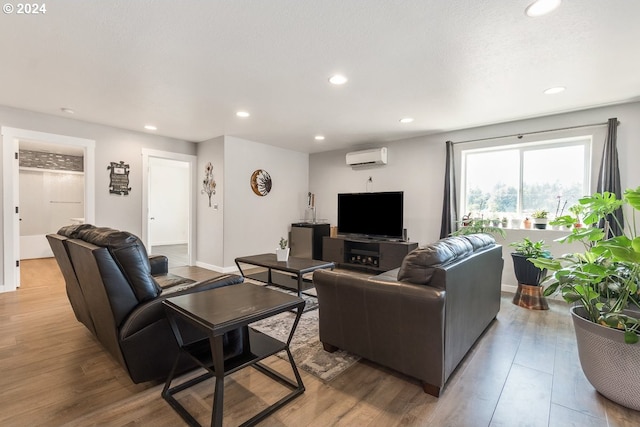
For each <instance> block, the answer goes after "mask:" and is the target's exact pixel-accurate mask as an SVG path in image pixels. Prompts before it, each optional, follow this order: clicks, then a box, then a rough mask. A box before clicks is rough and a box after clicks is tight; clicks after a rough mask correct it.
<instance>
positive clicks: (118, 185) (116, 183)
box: [107, 161, 131, 196]
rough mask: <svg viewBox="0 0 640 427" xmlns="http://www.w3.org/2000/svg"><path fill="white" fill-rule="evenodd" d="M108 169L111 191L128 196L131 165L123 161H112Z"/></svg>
mask: <svg viewBox="0 0 640 427" xmlns="http://www.w3.org/2000/svg"><path fill="white" fill-rule="evenodd" d="M107 169H108V170H110V171H111V172H110V173H109V178H110V180H111V181H110V182H109V193H111V194H120V195H121V196H127V195H128V194H129V191H131V187H129V165H128V164H125V163H124V162H123V161H121V162H119V163H116V162H111V164H110V165H109V166H107Z"/></svg>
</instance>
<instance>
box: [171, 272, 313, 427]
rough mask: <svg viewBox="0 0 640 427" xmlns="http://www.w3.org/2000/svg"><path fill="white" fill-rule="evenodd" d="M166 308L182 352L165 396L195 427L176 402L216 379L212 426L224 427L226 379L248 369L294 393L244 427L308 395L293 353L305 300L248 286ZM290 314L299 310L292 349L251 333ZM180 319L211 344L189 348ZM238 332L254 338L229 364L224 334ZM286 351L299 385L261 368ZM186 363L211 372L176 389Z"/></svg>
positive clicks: (181, 299) (211, 292)
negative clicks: (182, 360) (258, 324)
mask: <svg viewBox="0 0 640 427" xmlns="http://www.w3.org/2000/svg"><path fill="white" fill-rule="evenodd" d="M163 304H164V305H165V308H166V310H167V317H168V319H169V322H170V324H171V327H172V329H173V332H174V334H175V337H176V340H177V342H178V345H179V346H180V352H179V353H178V356H177V357H176V361H175V363H174V366H173V369H172V370H171V372H170V373H169V376H168V378H167V381H166V383H165V386H164V388H163V390H162V397H163V398H164V399H165V400H166V401H167V402H168V403H169V404H170V405H171V407H172V408H173V409H174V410H175V411H176V412H177V413H178V414H179V415H180V416H181V417H182V418H183V419H184V420H185V421H186V422H187V423H188V424H189V425H191V426H200V424H199V423H198V421H197V420H196V419H195V418H194V417H193V416H192V415H191V414H189V412H188V411H187V410H186V409H185V408H184V406H182V404H180V402H178V401H177V400H176V399H175V398H174V394H176V393H178V392H180V391H182V390H185V389H187V388H189V387H191V386H193V385H195V384H198V383H200V382H202V381H204V380H207V379H209V378H212V377H215V388H214V394H213V409H212V414H211V425H212V426H222V419H223V414H222V408H223V400H224V377H225V376H226V375H229V374H231V373H233V372H235V371H238V370H240V369H242V368H245V367H248V366H252V367H254V368H256V369H257V370H258V371H260V372H262V373H264V374H265V375H267V376H269V377H270V378H272V379H273V380H275V381H278V382H279V383H281V384H283V385H285V386H287V387H288V388H289V389H291V392H290V393H289V394H288V395H286V396H285V397H283V398H282V399H280V400H279V401H277V402H276V403H274V404H273V405H271V406H269V407H268V408H265V409H264V410H263V411H261V412H259V413H258V414H256V415H255V416H253V417H252V418H251V419H249V420H247V421H246V422H245V423H243V424H242V425H243V426H250V425H254V424H256V423H258V422H260V421H262V420H263V419H264V418H266V417H267V416H269V415H270V414H271V413H273V412H274V411H276V410H278V409H280V408H281V407H282V406H284V405H285V404H286V403H288V402H289V401H291V400H292V399H294V398H296V397H297V396H299V395H300V394H302V393H303V392H304V390H305V388H304V384H303V383H302V378H301V377H300V373H299V372H298V368H297V367H296V364H295V361H294V360H293V356H292V355H291V351H290V350H289V345H290V344H291V339H292V338H293V334H294V332H295V330H296V327H297V326H298V322H299V320H300V316H301V315H302V312H303V309H304V305H305V302H304V300H303V299H302V298H299V297H296V296H293V295H288V294H285V293H283V292H278V291H275V290H272V289H267V288H264V287H262V286H257V285H253V284H249V283H243V284H237V285H231V286H226V287H223V288H216V289H211V290H207V291H203V292H198V293H194V294H189V295H182V296H179V297H174V298H168V299H167V300H166V301H164V302H163ZM290 310H296V318H295V321H294V322H293V326H292V327H291V332H290V333H289V337H288V339H287V342H286V343H283V342H281V341H278V340H276V339H274V338H272V337H270V336H268V335H265V334H263V333H261V332H258V331H255V330H253V329H251V328H248V327H247V325H249V324H250V323H253V322H256V321H258V320H261V319H265V318H267V317H271V316H273V315H276V314H278V313H282V312H284V311H290ZM178 317H180V318H181V319H183V320H186V321H187V322H189V323H191V324H193V325H195V326H196V327H199V328H201V329H203V330H204V331H205V332H206V333H207V335H208V339H205V340H201V341H198V342H195V343H190V344H185V343H184V341H183V339H182V335H181V334H180V330H179V328H178V325H177V322H176V318H178ZM238 328H245V329H246V330H245V331H244V332H245V333H246V334H248V337H246V338H245V347H244V349H243V352H242V354H240V355H239V356H236V357H233V358H231V359H227V360H224V355H223V344H222V341H223V334H224V333H225V332H228V331H231V330H234V329H238ZM247 338H248V339H247ZM282 350H285V351H286V352H287V356H288V357H289V362H290V364H291V368H292V370H293V374H294V376H295V381H292V380H291V379H289V378H287V377H286V376H284V375H282V374H280V373H278V372H276V371H274V370H273V369H271V368H269V367H267V366H265V365H263V364H262V363H260V361H261V360H263V359H264V358H266V357H269V356H272V355H274V354H276V353H278V352H279V351H282ZM181 357H190V358H192V359H193V360H194V361H195V362H196V363H197V364H198V365H199V366H201V367H202V368H204V369H205V370H206V372H205V373H204V374H202V375H200V376H198V377H196V378H193V379H191V380H189V381H186V382H184V383H182V384H179V385H177V386H174V387H171V383H172V381H173V380H174V377H175V374H176V367H177V366H178V362H179V360H180V358H181Z"/></svg>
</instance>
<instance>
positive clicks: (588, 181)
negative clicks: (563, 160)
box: [455, 133, 594, 220]
mask: <svg viewBox="0 0 640 427" xmlns="http://www.w3.org/2000/svg"><path fill="white" fill-rule="evenodd" d="M593 140H594V136H593V135H592V134H584V133H583V134H581V135H575V136H567V137H555V138H542V137H540V136H538V137H537V139H536V140H532V141H526V142H520V141H519V142H515V143H513V142H511V143H509V142H507V143H505V142H500V141H497V140H488V141H486V140H485V141H478V142H473V143H465V144H464V146H463V147H459V148H458V147H456V148H457V150H455V151H458V153H457V155H456V156H455V157H456V159H457V160H458V161H457V162H456V163H458V165H460V168H459V170H460V172H459V174H458V177H457V178H458V179H459V182H460V193H459V198H458V206H459V207H460V209H459V212H460V215H464V214H465V213H466V212H468V208H467V206H466V202H467V188H466V177H467V168H466V166H467V165H466V163H467V156H468V155H469V154H477V153H486V152H491V151H508V150H518V152H519V153H518V155H519V162H520V165H519V177H518V195H517V206H516V208H517V212H516V215H523V206H522V205H523V200H522V194H523V190H524V188H523V187H524V182H523V159H524V156H525V153H526V152H531V151H537V150H543V149H549V148H563V147H575V146H582V147H583V150H584V165H583V184H582V186H583V188H582V190H583V194H590V193H591V191H590V188H591V187H592V185H593V184H592V181H593V176H592V174H591V171H592V162H593V160H594V159H593V156H592V152H593V148H594V147H593V145H594V144H593ZM460 219H461V218H458V220H460Z"/></svg>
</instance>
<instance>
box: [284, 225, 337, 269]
mask: <svg viewBox="0 0 640 427" xmlns="http://www.w3.org/2000/svg"><path fill="white" fill-rule="evenodd" d="M330 232H331V227H330V225H329V224H319V223H313V222H301V223H295V224H291V233H290V236H289V247H290V248H291V253H290V255H291V256H292V257H296V258H307V259H316V260H322V244H323V241H322V238H323V237H325V236H329V234H330Z"/></svg>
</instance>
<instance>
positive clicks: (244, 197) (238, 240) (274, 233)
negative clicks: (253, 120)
mask: <svg viewBox="0 0 640 427" xmlns="http://www.w3.org/2000/svg"><path fill="white" fill-rule="evenodd" d="M308 159H309V155H308V154H306V153H300V152H297V151H291V150H285V149H282V148H276V147H272V146H269V145H265V144H261V143H257V142H252V141H247V140H244V139H240V138H235V137H230V136H227V137H225V140H224V163H225V170H224V187H225V188H224V201H223V204H224V259H223V262H224V264H223V265H224V266H226V267H229V266H233V265H234V259H235V258H236V257H238V256H243V255H254V254H259V253H265V252H275V249H276V248H277V246H278V242H279V241H280V237H285V238H287V235H288V233H289V229H290V228H291V223H293V222H297V221H298V220H300V219H301V218H303V217H304V216H303V215H304V209H305V207H306V203H307V202H306V200H307V199H306V197H307V193H308V192H309V191H310V190H309V160H308ZM256 169H264V170H266V171H267V172H268V173H269V175H270V176H271V180H272V182H273V187H272V189H271V192H270V193H269V194H268V195H266V196H264V197H260V196H257V195H256V194H254V193H253V191H252V190H251V186H250V178H251V174H252V173H253V171H255V170H256Z"/></svg>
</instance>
